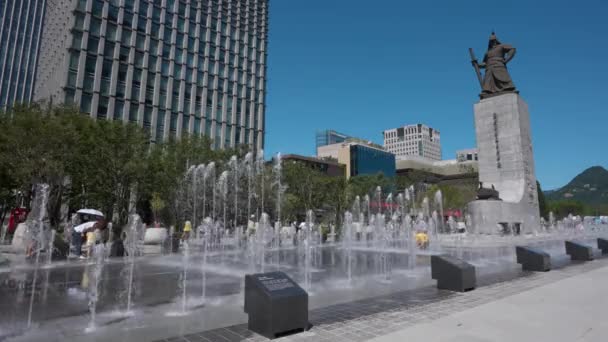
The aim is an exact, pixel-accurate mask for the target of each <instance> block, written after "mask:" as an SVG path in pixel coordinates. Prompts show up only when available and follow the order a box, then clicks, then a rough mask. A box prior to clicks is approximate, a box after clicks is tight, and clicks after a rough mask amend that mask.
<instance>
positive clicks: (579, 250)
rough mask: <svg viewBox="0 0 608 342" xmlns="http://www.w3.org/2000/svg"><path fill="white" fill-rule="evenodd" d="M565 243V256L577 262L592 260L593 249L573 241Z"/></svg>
mask: <svg viewBox="0 0 608 342" xmlns="http://www.w3.org/2000/svg"><path fill="white" fill-rule="evenodd" d="M565 243H566V254H568V255H569V256H570V259H572V260H577V261H591V260H593V248H591V246H587V245H584V244H582V243H578V242H574V241H565Z"/></svg>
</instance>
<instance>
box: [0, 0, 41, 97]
mask: <svg viewBox="0 0 608 342" xmlns="http://www.w3.org/2000/svg"><path fill="white" fill-rule="evenodd" d="M46 2H47V0H0V108H6V107H10V106H12V105H13V104H16V103H27V102H30V101H31V100H32V99H33V91H34V84H35V81H36V65H37V62H38V51H39V47H40V37H41V32H42V22H43V18H44V12H45V8H46Z"/></svg>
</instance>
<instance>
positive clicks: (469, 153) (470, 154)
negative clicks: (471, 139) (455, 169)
mask: <svg viewBox="0 0 608 342" xmlns="http://www.w3.org/2000/svg"><path fill="white" fill-rule="evenodd" d="M478 154H479V152H478V150H477V149H476V148H470V149H466V150H459V151H456V160H457V161H458V162H459V163H462V162H465V161H471V160H475V161H477V160H479V155H478Z"/></svg>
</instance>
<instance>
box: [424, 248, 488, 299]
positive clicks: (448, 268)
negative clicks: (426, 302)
mask: <svg viewBox="0 0 608 342" xmlns="http://www.w3.org/2000/svg"><path fill="white" fill-rule="evenodd" d="M431 278H433V279H435V280H437V288H438V289H440V290H450V291H458V292H465V291H470V290H473V289H474V288H475V286H477V276H476V273H475V266H473V265H471V264H469V263H467V262H465V261H462V260H460V259H457V258H454V257H451V256H448V255H432V256H431Z"/></svg>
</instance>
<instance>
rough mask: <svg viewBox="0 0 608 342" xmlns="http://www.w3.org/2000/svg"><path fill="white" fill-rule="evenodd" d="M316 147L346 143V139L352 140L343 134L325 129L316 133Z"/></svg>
mask: <svg viewBox="0 0 608 342" xmlns="http://www.w3.org/2000/svg"><path fill="white" fill-rule="evenodd" d="M316 138H317V139H316V143H317V147H320V146H326V145H331V144H337V143H341V142H344V141H346V139H349V138H352V137H351V136H348V135H346V134H343V133H339V132H336V131H334V130H333V129H326V130H323V131H317V136H316Z"/></svg>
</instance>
